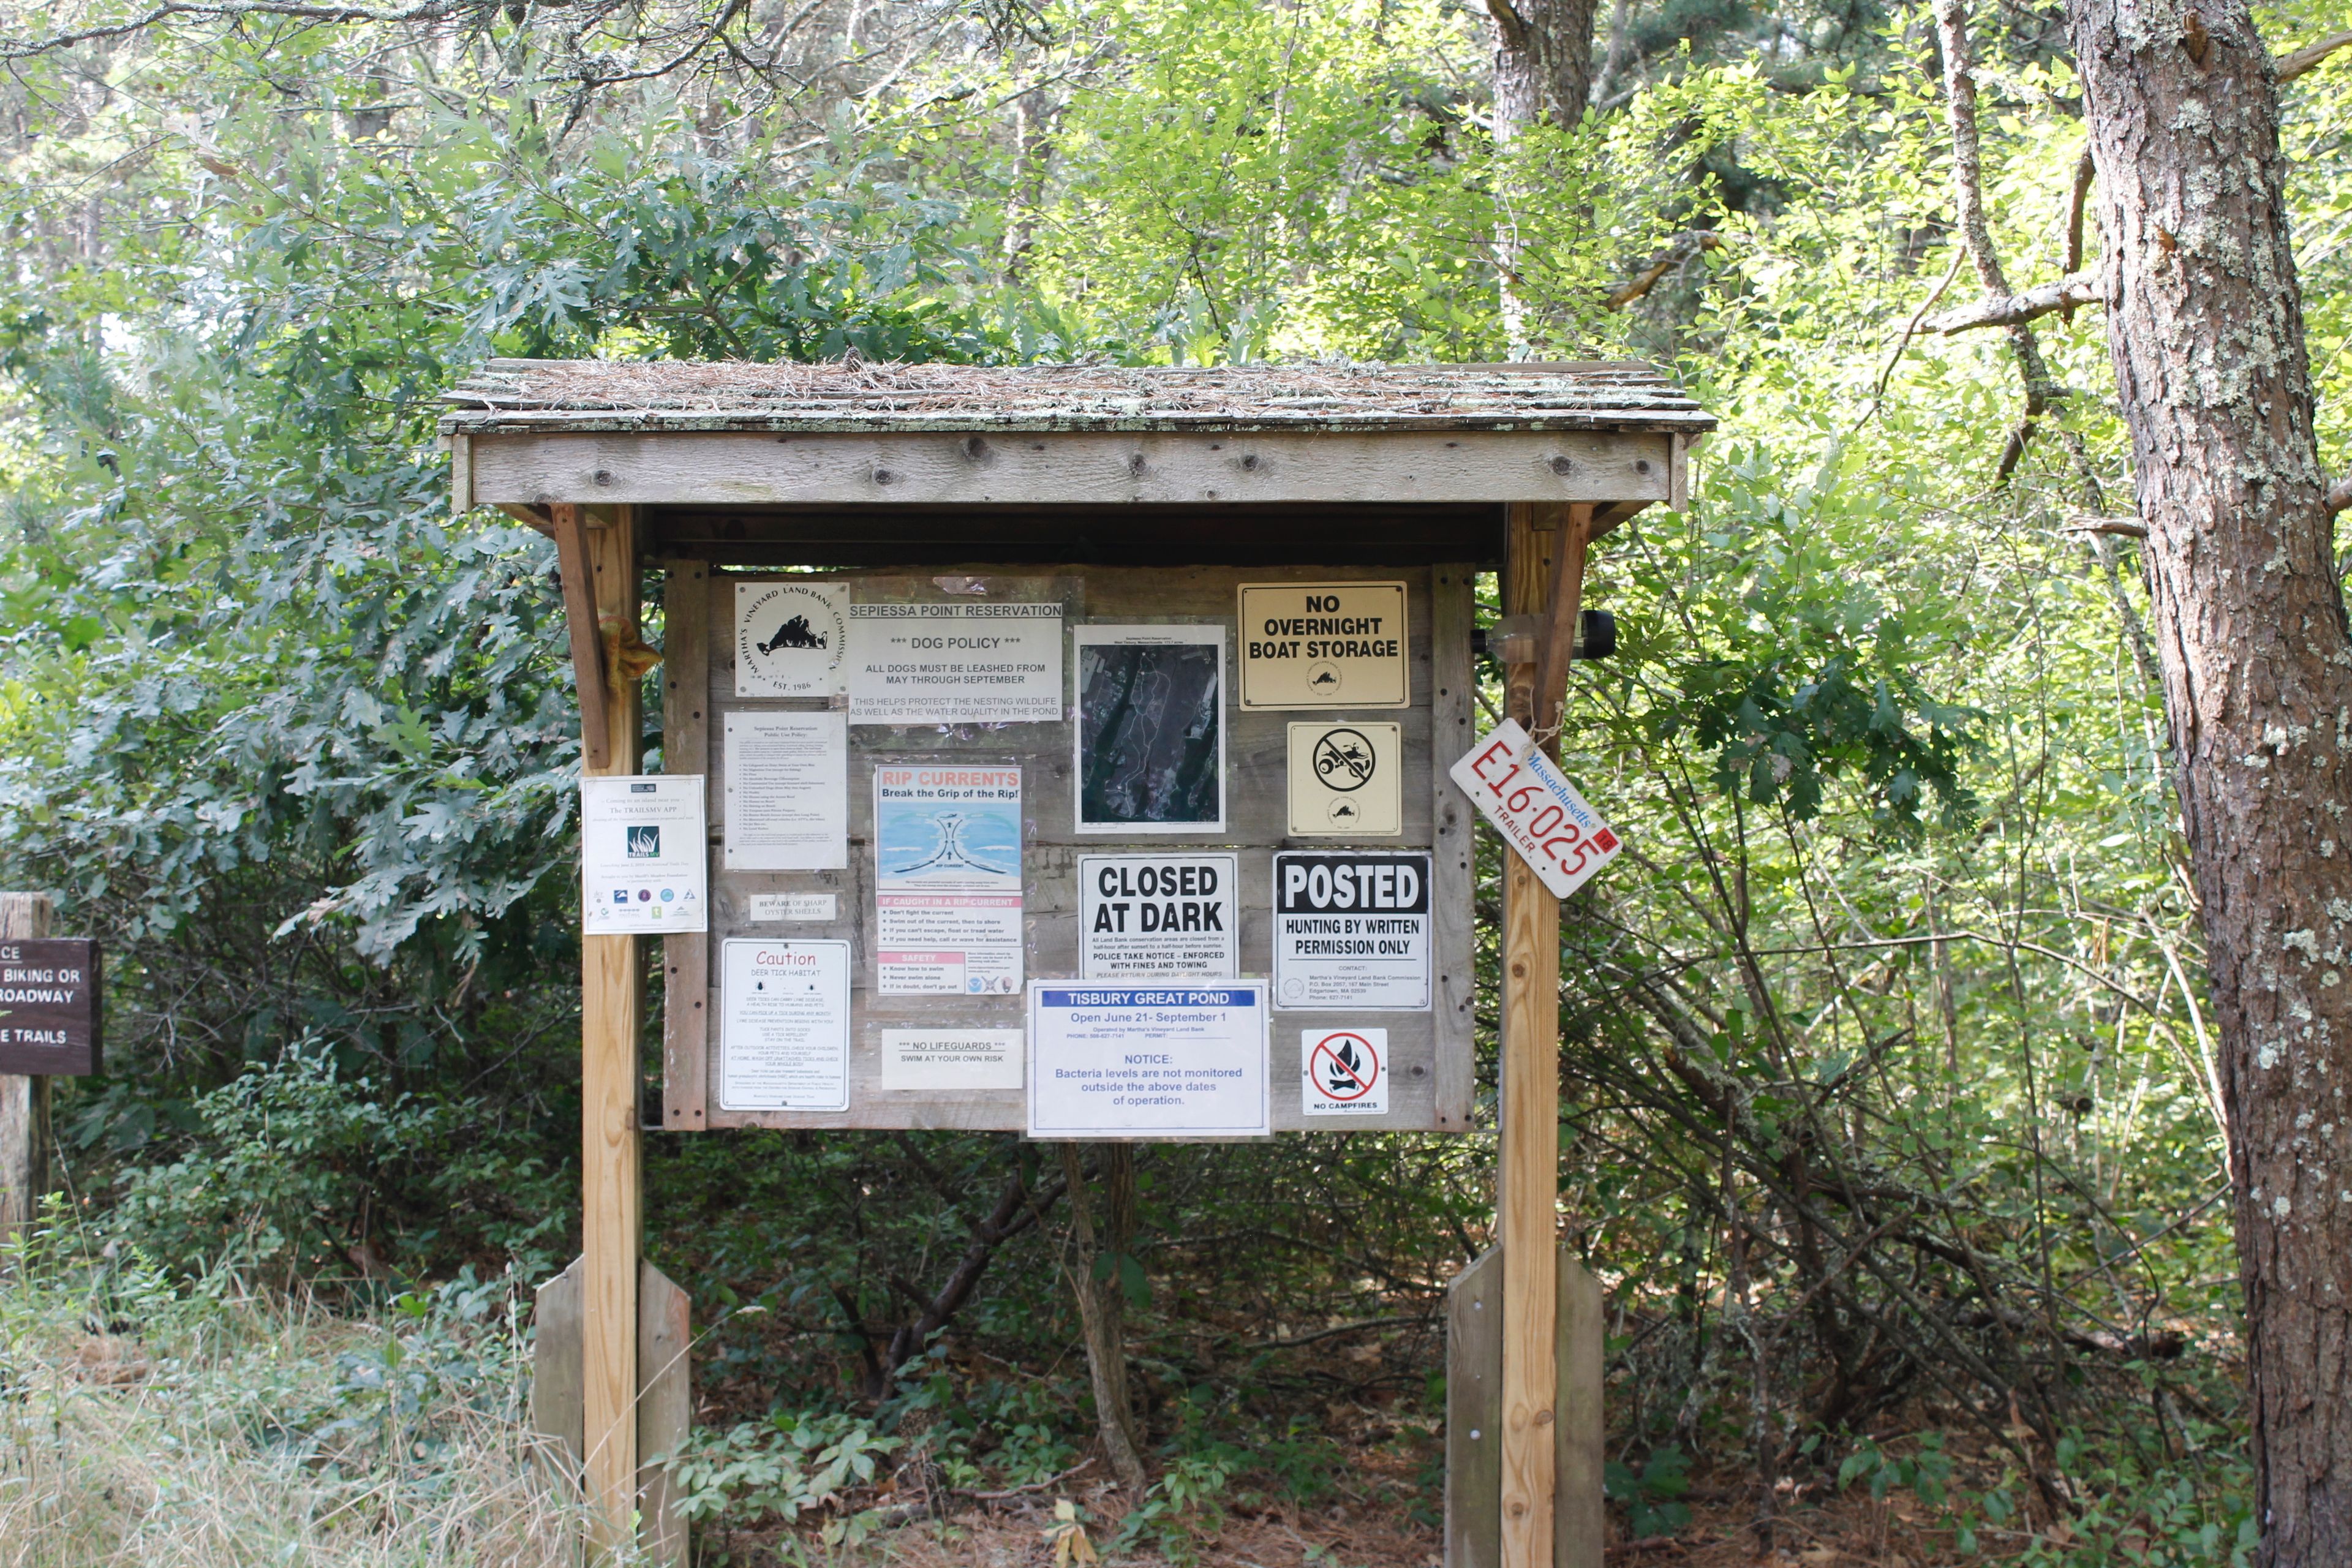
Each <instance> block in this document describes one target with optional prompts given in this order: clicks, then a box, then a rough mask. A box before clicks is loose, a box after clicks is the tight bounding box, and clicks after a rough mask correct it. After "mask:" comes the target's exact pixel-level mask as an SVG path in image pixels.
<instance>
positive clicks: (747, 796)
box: [724, 712, 849, 871]
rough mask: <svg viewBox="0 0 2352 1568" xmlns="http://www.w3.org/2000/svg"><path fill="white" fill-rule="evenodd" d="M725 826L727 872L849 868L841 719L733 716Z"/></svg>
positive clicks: (845, 730) (845, 738) (728, 726)
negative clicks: (847, 866)
mask: <svg viewBox="0 0 2352 1568" xmlns="http://www.w3.org/2000/svg"><path fill="white" fill-rule="evenodd" d="M724 731H725V734H726V738H727V743H726V746H725V748H724V750H725V751H726V753H727V758H726V774H727V794H726V797H725V811H724V821H725V830H726V835H727V869H729V870H730V871H831V870H836V869H838V868H842V867H845V866H846V865H848V864H849V724H848V721H846V720H845V718H844V717H843V716H842V715H841V714H839V713H758V712H739V713H730V714H728V715H727V717H726V722H725V725H724Z"/></svg>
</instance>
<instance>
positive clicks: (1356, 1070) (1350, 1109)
mask: <svg viewBox="0 0 2352 1568" xmlns="http://www.w3.org/2000/svg"><path fill="white" fill-rule="evenodd" d="M1298 1058H1299V1061H1298V1072H1299V1077H1300V1078H1301V1079H1303V1080H1304V1082H1303V1084H1302V1086H1301V1088H1300V1089H1299V1091H1298V1092H1299V1100H1298V1109H1299V1110H1301V1111H1303V1112H1305V1113H1306V1114H1307V1115H1308V1116H1386V1115H1387V1114H1388V1113H1389V1032H1388V1031H1387V1030H1386V1029H1301V1030H1299V1031H1298Z"/></svg>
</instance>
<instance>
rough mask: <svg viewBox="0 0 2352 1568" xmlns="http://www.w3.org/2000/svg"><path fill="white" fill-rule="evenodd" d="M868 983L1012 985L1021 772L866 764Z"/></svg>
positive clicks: (924, 991) (914, 987) (915, 989)
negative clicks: (870, 818) (870, 821)
mask: <svg viewBox="0 0 2352 1568" xmlns="http://www.w3.org/2000/svg"><path fill="white" fill-rule="evenodd" d="M874 913H875V921H874V961H875V990H876V991H877V993H878V994H882V995H885V996H929V995H943V994H955V995H965V996H1013V995H1018V994H1020V991H1021V973H1022V960H1021V950H1022V923H1021V770H1020V768H1019V767H1017V766H1014V765H1013V764H1010V763H880V764H878V765H877V766H876V768H875V770H874Z"/></svg>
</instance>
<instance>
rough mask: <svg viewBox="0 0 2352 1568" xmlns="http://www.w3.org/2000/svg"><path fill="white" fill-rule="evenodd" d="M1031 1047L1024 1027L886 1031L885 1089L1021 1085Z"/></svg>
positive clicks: (883, 1081) (884, 1032)
mask: <svg viewBox="0 0 2352 1568" xmlns="http://www.w3.org/2000/svg"><path fill="white" fill-rule="evenodd" d="M1027 1047H1028V1040H1027V1037H1025V1036H1024V1035H1023V1034H1022V1032H1021V1031H1020V1030H1018V1029H885V1030H883V1031H882V1087H883V1088H884V1089H888V1090H893V1091H897V1090H906V1091H908V1092H913V1093H923V1092H932V1091H937V1092H946V1091H949V1090H952V1089H1019V1088H1020V1087H1021V1082H1022V1077H1023V1074H1022V1068H1023V1066H1024V1058H1025V1056H1026V1052H1027Z"/></svg>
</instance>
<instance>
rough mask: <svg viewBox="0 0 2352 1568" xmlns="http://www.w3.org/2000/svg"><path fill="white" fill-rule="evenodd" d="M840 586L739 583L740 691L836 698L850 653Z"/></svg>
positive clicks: (737, 642) (783, 580)
mask: <svg viewBox="0 0 2352 1568" xmlns="http://www.w3.org/2000/svg"><path fill="white" fill-rule="evenodd" d="M848 602H849V591H848V590H847V589H845V588H843V587H841V586H840V585H838V584H820V583H806V582H801V583H796V582H793V580H792V579H791V578H788V577H787V578H775V577H763V578H759V579H756V580H754V581H751V582H738V583H737V584H735V695H736V696H738V697H830V696H832V695H833V694H834V693H835V692H836V691H839V690H840V689H842V686H841V680H842V665H843V664H844V662H845V655H846V653H847V651H848V640H849V639H848V635H847V633H848V626H847V622H846V620H845V617H844V615H843V608H844V606H845V605H847V604H848Z"/></svg>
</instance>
